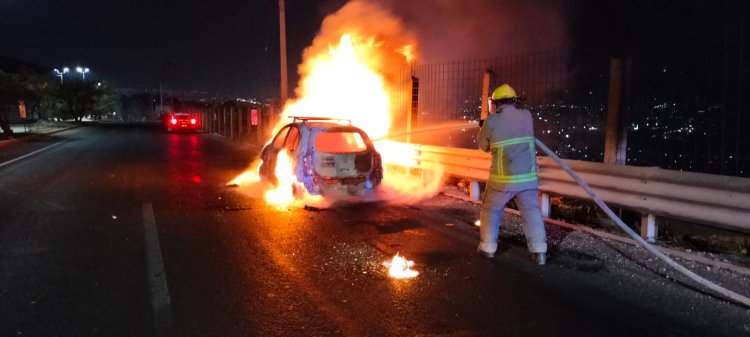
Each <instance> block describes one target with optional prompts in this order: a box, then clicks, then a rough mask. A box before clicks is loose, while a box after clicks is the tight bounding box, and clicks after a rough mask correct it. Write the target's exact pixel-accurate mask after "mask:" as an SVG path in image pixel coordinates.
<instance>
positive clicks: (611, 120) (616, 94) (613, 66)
mask: <svg viewBox="0 0 750 337" xmlns="http://www.w3.org/2000/svg"><path fill="white" fill-rule="evenodd" d="M621 93H622V60H620V58H613V59H612V60H611V62H610V67H609V102H608V104H607V125H606V126H607V131H606V135H605V138H604V163H605V164H616V159H617V140H618V137H617V134H618V131H619V130H620V128H619V122H620V95H621Z"/></svg>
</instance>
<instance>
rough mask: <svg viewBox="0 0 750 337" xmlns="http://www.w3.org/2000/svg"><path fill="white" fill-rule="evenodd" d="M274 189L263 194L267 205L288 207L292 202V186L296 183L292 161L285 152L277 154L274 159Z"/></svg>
mask: <svg viewBox="0 0 750 337" xmlns="http://www.w3.org/2000/svg"><path fill="white" fill-rule="evenodd" d="M275 173H276V179H278V184H277V185H276V188H274V189H272V190H268V191H266V193H265V195H264V196H265V199H266V201H267V202H268V203H269V204H272V205H276V206H281V207H284V206H288V205H290V204H291V203H292V202H294V194H293V188H292V186H293V184H294V183H295V182H296V181H297V177H295V176H294V170H293V168H292V160H291V158H289V154H288V153H287V152H286V151H281V152H279V155H278V157H277V159H276V172H275Z"/></svg>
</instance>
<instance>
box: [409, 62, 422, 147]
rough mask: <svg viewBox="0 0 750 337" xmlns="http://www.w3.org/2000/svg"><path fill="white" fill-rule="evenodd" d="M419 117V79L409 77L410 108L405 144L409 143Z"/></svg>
mask: <svg viewBox="0 0 750 337" xmlns="http://www.w3.org/2000/svg"><path fill="white" fill-rule="evenodd" d="M417 116H419V78H417V77H416V76H412V77H411V106H410V108H409V116H408V117H407V119H406V142H407V143H411V129H412V128H413V127H414V125H415V124H416V123H417Z"/></svg>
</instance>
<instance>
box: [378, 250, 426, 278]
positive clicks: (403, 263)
mask: <svg viewBox="0 0 750 337" xmlns="http://www.w3.org/2000/svg"><path fill="white" fill-rule="evenodd" d="M383 266H385V267H386V268H388V275H390V276H391V277H393V278H397V279H402V278H412V277H417V275H419V272H418V271H416V270H413V269H411V267H413V266H414V261H409V260H407V259H405V258H403V257H401V256H399V255H398V253H396V256H394V257H393V260H391V261H390V262H388V261H386V262H383Z"/></svg>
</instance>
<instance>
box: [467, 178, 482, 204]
mask: <svg viewBox="0 0 750 337" xmlns="http://www.w3.org/2000/svg"><path fill="white" fill-rule="evenodd" d="M481 197H482V196H481V195H480V189H479V181H476V180H472V181H471V182H470V183H469V198H471V200H474V201H479V199H481Z"/></svg>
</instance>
